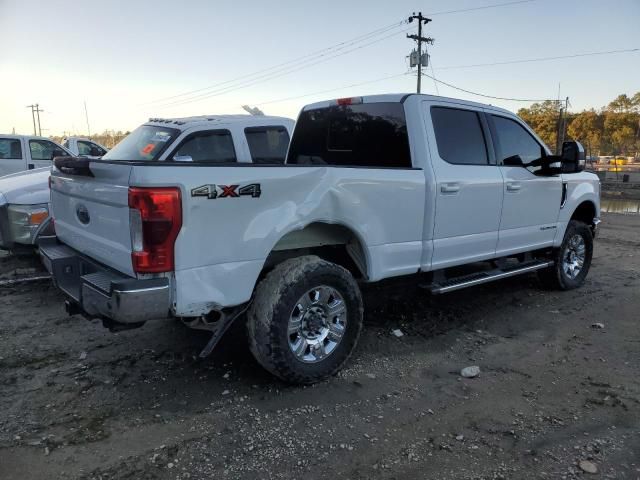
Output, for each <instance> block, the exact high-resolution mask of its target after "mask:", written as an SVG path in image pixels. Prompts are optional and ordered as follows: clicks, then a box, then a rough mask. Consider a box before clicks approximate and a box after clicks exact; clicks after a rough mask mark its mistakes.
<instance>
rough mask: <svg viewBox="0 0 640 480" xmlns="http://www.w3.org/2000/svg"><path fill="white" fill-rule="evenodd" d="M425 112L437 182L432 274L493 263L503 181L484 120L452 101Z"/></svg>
mask: <svg viewBox="0 0 640 480" xmlns="http://www.w3.org/2000/svg"><path fill="white" fill-rule="evenodd" d="M424 108H425V109H426V112H425V120H426V128H427V138H428V141H429V149H430V151H431V164H432V167H433V172H434V175H435V179H436V192H435V203H436V205H435V210H436V212H435V222H434V230H433V256H432V260H431V269H433V270H436V269H439V268H445V267H450V266H454V265H461V264H465V263H469V262H473V261H479V260H486V259H489V258H492V257H494V256H495V251H496V245H497V242H498V230H499V227H500V209H501V206H502V196H503V193H502V188H503V180H502V175H501V173H500V169H499V167H498V166H497V165H496V164H495V156H494V154H493V148H492V145H491V143H490V140H489V139H490V137H489V127H488V125H487V123H486V120H485V118H484V115H483V113H482V112H481V111H480V110H477V109H474V108H473V107H470V106H465V105H463V104H455V103H448V102H437V101H436V102H433V101H428V102H424ZM429 119H431V121H430V120H429Z"/></svg>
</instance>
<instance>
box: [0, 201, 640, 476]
mask: <svg viewBox="0 0 640 480" xmlns="http://www.w3.org/2000/svg"><path fill="white" fill-rule="evenodd" d="M638 247H640V216H622V215H612V214H611V215H605V216H604V222H603V228H602V230H601V234H600V237H599V239H598V240H597V242H596V249H595V258H594V262H593V266H592V271H591V273H590V275H589V277H588V280H587V283H586V285H585V286H584V287H583V288H581V289H579V290H575V291H571V292H563V293H560V292H545V291H542V290H540V289H539V287H538V285H537V282H536V278H535V275H533V276H526V277H521V278H515V279H511V280H506V281H502V282H497V283H494V284H488V285H485V286H482V287H477V288H474V289H468V290H462V291H459V292H454V293H451V294H447V295H443V296H438V297H431V296H429V295H427V294H426V293H425V292H424V291H422V290H420V289H419V288H417V287H416V286H415V285H414V284H412V283H407V282H405V283H402V282H389V283H387V284H384V285H376V286H374V287H371V286H370V287H368V288H367V289H366V291H365V301H366V319H365V331H364V334H363V337H362V339H361V342H360V344H359V346H358V349H357V351H356V353H355V355H354V357H353V359H352V361H351V362H350V364H349V365H348V366H347V367H346V368H345V370H344V371H343V372H341V373H340V374H339V375H338V376H336V377H335V378H332V379H330V380H328V381H326V382H323V383H320V384H318V385H315V386H312V387H292V386H287V385H284V384H282V383H280V382H279V381H277V380H275V379H274V378H273V377H271V376H270V375H268V374H267V373H265V372H264V371H263V370H262V369H261V368H260V367H259V366H258V365H257V364H256V363H255V361H254V360H253V359H252V357H251V355H250V353H249V351H248V348H247V346H246V341H245V338H244V334H243V330H242V328H240V325H238V328H235V329H232V330H231V331H230V332H228V334H227V335H226V337H225V338H224V339H223V342H222V344H221V345H220V346H219V348H218V350H217V351H216V352H214V354H213V355H212V356H211V357H210V358H208V359H207V360H205V361H197V359H196V355H197V353H198V351H199V349H200V348H202V347H203V345H204V344H205V343H206V341H207V335H206V334H204V333H199V332H195V331H190V330H188V329H186V328H184V327H183V326H181V325H180V324H179V323H177V322H160V323H157V322H156V323H152V324H148V325H146V326H145V327H143V328H141V329H137V330H132V331H128V332H121V333H117V334H112V333H109V332H108V331H107V330H104V329H103V328H102V326H101V324H100V323H99V322H87V321H86V320H84V319H82V318H80V317H68V316H66V314H65V313H64V310H63V305H62V300H63V299H62V297H61V296H60V295H59V294H58V293H57V292H56V290H55V289H54V288H53V287H51V286H50V285H49V284H48V283H47V282H45V281H42V282H37V283H32V284H28V285H21V286H10V287H4V288H0V412H2V413H0V478H1V479H3V480H8V479H20V480H25V479H52V478H56V479H68V478H81V479H136V480H137V479H185V478H192V479H200V478H207V479H210V478H227V479H257V478H260V479H280V478H282V479H289V478H292V479H293V478H302V477H304V478H306V479H325V478H326V479H334V478H349V479H371V478H374V479H415V478H425V479H427V478H428V479H456V480H457V479H519V478H527V479H529V478H549V479H573V478H583V477H584V478H594V479H597V478H607V479H609V478H610V479H633V480H637V479H640V435H639V431H640V380H639V373H640V328H638V319H639V317H640V250H639V248H638ZM36 267H37V264H36V263H34V262H33V261H30V260H25V259H16V258H12V257H1V258H0V279H10V278H12V277H13V276H14V275H15V274H16V273H17V274H18V275H22V274H27V273H29V272H33V271H34V269H35V268H36ZM595 323H600V324H602V325H597V326H593V324H595ZM600 327H602V328H600ZM393 329H400V330H401V332H402V333H403V336H401V337H397V336H395V335H393V334H392V333H391V332H392V330H393ZM473 365H477V366H479V367H480V369H481V373H480V375H479V376H478V377H476V378H462V377H461V376H460V370H461V369H462V368H463V367H467V366H473ZM594 470H597V473H587V471H594Z"/></svg>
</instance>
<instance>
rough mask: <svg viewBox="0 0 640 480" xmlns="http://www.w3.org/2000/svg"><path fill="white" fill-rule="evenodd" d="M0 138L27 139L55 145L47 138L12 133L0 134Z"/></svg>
mask: <svg viewBox="0 0 640 480" xmlns="http://www.w3.org/2000/svg"><path fill="white" fill-rule="evenodd" d="M0 138H27V139H29V140H48V141H50V142H53V143H57V142H56V141H55V140H52V139H51V138H48V137H41V136H39V135H18V134H15V135H14V134H13V133H0Z"/></svg>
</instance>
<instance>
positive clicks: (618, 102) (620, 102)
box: [607, 93, 637, 113]
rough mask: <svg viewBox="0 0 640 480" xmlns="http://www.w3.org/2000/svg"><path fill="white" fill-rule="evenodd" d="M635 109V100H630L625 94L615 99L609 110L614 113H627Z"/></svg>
mask: <svg viewBox="0 0 640 480" xmlns="http://www.w3.org/2000/svg"><path fill="white" fill-rule="evenodd" d="M636 95H637V94H636ZM634 98H635V97H634ZM633 107H634V100H632V99H631V98H629V97H628V96H627V94H626V93H623V94H622V95H618V96H617V97H616V98H615V100H613V101H612V102H611V103H609V105H608V107H607V109H608V110H611V111H613V112H618V113H626V112H630V111H631V110H632V109H633Z"/></svg>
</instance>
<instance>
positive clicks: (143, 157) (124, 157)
mask: <svg viewBox="0 0 640 480" xmlns="http://www.w3.org/2000/svg"><path fill="white" fill-rule="evenodd" d="M178 133H180V130H178V129H175V128H166V127H156V126H153V125H142V126H141V127H138V128H136V129H135V130H134V131H133V132H131V133H130V134H129V135H127V136H126V137H124V139H122V141H121V142H120V143H118V144H117V145H116V146H115V147H113V148H112V149H111V150H109V151H108V152H107V153H106V154H105V155H104V156H103V157H102V159H103V160H110V161H123V162H126V161H133V162H140V161H153V160H157V159H158V157H159V156H160V155H161V154H162V152H164V151H165V149H166V148H167V147H168V146H169V144H170V143H171V142H172V141H173V139H174V138H175V137H176V136H177V135H178Z"/></svg>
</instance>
